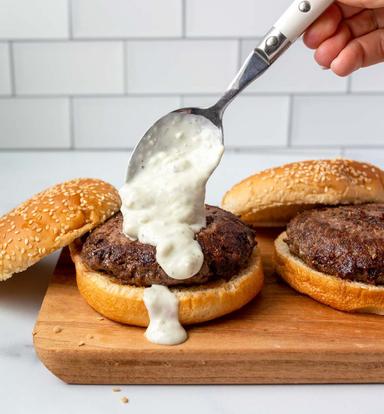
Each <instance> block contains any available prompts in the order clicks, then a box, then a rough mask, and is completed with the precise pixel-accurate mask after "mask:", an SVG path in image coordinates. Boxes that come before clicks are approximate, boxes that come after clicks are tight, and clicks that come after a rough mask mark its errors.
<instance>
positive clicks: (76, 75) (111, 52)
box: [13, 42, 124, 95]
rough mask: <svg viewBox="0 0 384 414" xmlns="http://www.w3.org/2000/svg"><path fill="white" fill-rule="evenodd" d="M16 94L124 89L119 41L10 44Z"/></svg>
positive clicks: (105, 92) (92, 92)
mask: <svg viewBox="0 0 384 414" xmlns="http://www.w3.org/2000/svg"><path fill="white" fill-rule="evenodd" d="M13 56H14V66H15V84H16V93H18V94H20V95H33V94H47V95H52V94H53V95H55V94H59V95H60V94H70V95H77V94H91V95H93V94H114V93H120V94H121V93H123V92H124V72H123V43H122V42H89V43H87V42H49V43H30V42H27V43H15V44H14V45H13Z"/></svg>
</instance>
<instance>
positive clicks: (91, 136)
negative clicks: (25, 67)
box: [73, 96, 181, 148]
mask: <svg viewBox="0 0 384 414" xmlns="http://www.w3.org/2000/svg"><path fill="white" fill-rule="evenodd" d="M180 106H181V105H180V99H179V98H178V97H176V96H175V97H153V96H152V97H149V98H143V97H129V98H128V97H118V98H105V99H98V98H75V99H74V101H73V114H74V137H75V146H76V147H78V148H132V147H134V146H135V144H136V141H137V139H138V137H141V136H143V135H144V134H145V132H146V130H147V129H148V128H149V126H150V125H152V124H153V123H154V122H155V121H156V120H157V119H158V118H160V117H161V116H162V115H164V113H167V112H170V111H172V110H175V109H177V108H180Z"/></svg>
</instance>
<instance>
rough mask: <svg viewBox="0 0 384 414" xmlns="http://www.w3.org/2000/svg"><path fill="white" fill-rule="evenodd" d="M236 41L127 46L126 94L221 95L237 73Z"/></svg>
mask: <svg viewBox="0 0 384 414" xmlns="http://www.w3.org/2000/svg"><path fill="white" fill-rule="evenodd" d="M238 55H239V44H238V42H236V41H234V40H225V41H222V40H204V41H202V40H168V41H128V42H127V62H126V68H127V72H126V77H127V92H128V93H129V92H131V93H144V94H151V93H164V94H169V93H174V94H177V93H181V94H183V93H184V94H185V93H219V92H221V91H223V90H224V89H225V87H226V86H227V83H228V81H229V80H230V79H231V77H233V75H234V74H235V73H236V70H237V66H238Z"/></svg>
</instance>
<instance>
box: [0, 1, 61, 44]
mask: <svg viewBox="0 0 384 414" xmlns="http://www.w3.org/2000/svg"><path fill="white" fill-rule="evenodd" d="M68 26H69V24H68V0H0V38H1V39H65V38H67V37H68Z"/></svg>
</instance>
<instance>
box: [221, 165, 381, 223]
mask: <svg viewBox="0 0 384 414" xmlns="http://www.w3.org/2000/svg"><path fill="white" fill-rule="evenodd" d="M382 202H384V172H383V171H382V170H380V169H379V168H377V167H375V166H373V165H371V164H367V163H363V162H358V161H352V160H346V159H333V160H310V161H301V162H294V163H290V164H285V165H283V166H281V167H276V168H270V169H268V170H264V171H261V172H259V173H257V174H255V175H253V176H251V177H248V178H246V179H245V180H243V181H241V182H240V183H238V184H236V185H235V186H234V187H232V188H231V189H230V190H229V191H228V192H227V193H226V194H225V196H224V198H223V201H222V207H223V208H224V209H226V210H228V211H231V212H232V213H234V214H236V215H237V216H239V217H240V218H241V219H242V220H243V221H245V222H247V223H249V224H252V225H255V226H284V225H285V224H287V223H288V222H289V220H290V219H291V218H293V217H294V216H295V215H296V214H297V213H298V212H300V211H303V210H305V209H308V208H313V207H317V206H322V205H340V204H342V205H345V204H363V203H382Z"/></svg>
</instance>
